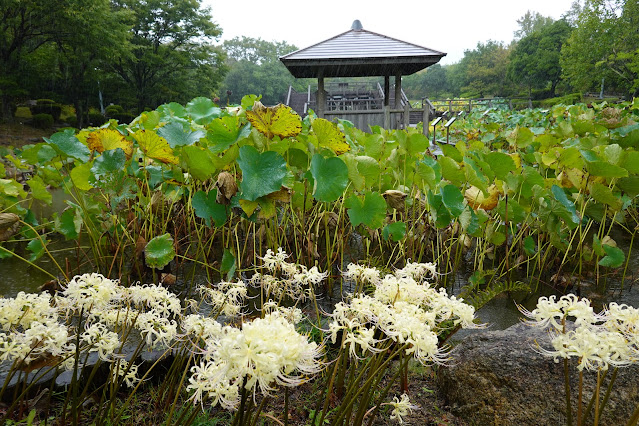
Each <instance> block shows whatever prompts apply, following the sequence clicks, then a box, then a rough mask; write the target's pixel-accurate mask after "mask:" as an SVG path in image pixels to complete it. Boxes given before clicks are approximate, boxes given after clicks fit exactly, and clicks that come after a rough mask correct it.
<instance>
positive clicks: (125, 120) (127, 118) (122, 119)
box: [109, 112, 135, 124]
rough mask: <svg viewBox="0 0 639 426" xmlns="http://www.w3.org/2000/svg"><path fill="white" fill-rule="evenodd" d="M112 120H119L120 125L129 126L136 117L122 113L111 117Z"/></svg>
mask: <svg viewBox="0 0 639 426" xmlns="http://www.w3.org/2000/svg"><path fill="white" fill-rule="evenodd" d="M109 117H110V118H113V119H115V120H118V123H120V124H129V123H130V122H131V121H133V119H134V118H135V115H133V114H131V113H128V112H121V113H117V114H113V115H109Z"/></svg>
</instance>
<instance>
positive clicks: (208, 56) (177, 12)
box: [112, 0, 222, 111]
mask: <svg viewBox="0 0 639 426" xmlns="http://www.w3.org/2000/svg"><path fill="white" fill-rule="evenodd" d="M114 5H115V6H116V8H117V9H119V10H125V11H129V12H130V16H131V20H130V22H129V24H130V25H131V27H132V36H131V47H132V48H131V52H130V54H127V55H121V56H119V57H118V58H116V60H115V61H114V62H113V64H112V67H113V70H114V71H115V72H116V73H117V74H118V75H119V76H120V77H121V78H122V79H123V80H124V81H125V82H126V83H127V84H128V85H129V86H130V88H131V89H132V90H133V93H134V94H135V99H136V100H137V106H138V110H140V111H141V110H142V109H144V107H145V106H156V105H158V104H160V103H162V102H167V101H169V100H173V99H171V96H172V95H173V94H174V93H175V92H174V90H173V88H174V86H173V85H174V83H175V82H179V81H181V80H182V79H183V78H185V77H186V76H189V75H191V76H192V75H193V72H194V71H196V72H197V73H198V75H199V74H200V73H201V74H202V75H204V74H207V75H208V77H207V78H204V79H203V81H208V82H209V84H208V87H205V88H202V87H200V88H199V90H206V92H203V93H200V94H202V95H209V96H210V95H211V93H210V92H211V91H212V90H214V89H215V85H216V84H217V83H218V81H215V79H216V78H219V71H221V70H220V69H218V68H217V67H219V65H220V64H221V56H220V55H221V51H220V50H219V49H216V48H215V47H213V46H212V44H211V43H212V42H213V41H214V40H217V38H218V37H219V36H220V35H221V34H222V31H221V29H220V28H219V27H218V26H217V24H215V23H213V21H212V17H211V14H210V9H208V8H202V7H201V4H200V0H175V1H171V2H167V1H164V0H147V1H138V0H115V1H114ZM191 89H193V87H191ZM207 92H208V93H207Z"/></svg>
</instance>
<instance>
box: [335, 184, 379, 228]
mask: <svg viewBox="0 0 639 426" xmlns="http://www.w3.org/2000/svg"><path fill="white" fill-rule="evenodd" d="M344 205H345V206H346V208H348V217H349V219H350V221H351V224H352V225H353V226H357V225H359V224H361V223H363V224H364V225H366V226H368V227H369V228H371V229H377V228H381V227H382V225H383V224H384V218H385V217H386V201H385V200H384V197H382V196H381V195H380V194H379V193H378V192H367V193H365V194H364V196H363V197H360V196H357V195H355V194H353V195H351V196H350V198H348V199H347V200H346V202H345V203H344Z"/></svg>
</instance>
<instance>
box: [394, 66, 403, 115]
mask: <svg viewBox="0 0 639 426" xmlns="http://www.w3.org/2000/svg"><path fill="white" fill-rule="evenodd" d="M401 107H402V73H401V72H400V71H397V74H395V108H396V109H400V108H401Z"/></svg>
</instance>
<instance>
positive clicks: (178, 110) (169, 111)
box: [157, 102, 186, 121]
mask: <svg viewBox="0 0 639 426" xmlns="http://www.w3.org/2000/svg"><path fill="white" fill-rule="evenodd" d="M157 111H158V113H159V114H160V117H161V119H162V121H169V120H170V119H171V118H173V117H178V118H185V117H186V108H184V107H183V106H182V105H180V104H179V103H177V102H170V103H168V104H163V105H160V106H159V107H158V109H157Z"/></svg>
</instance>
